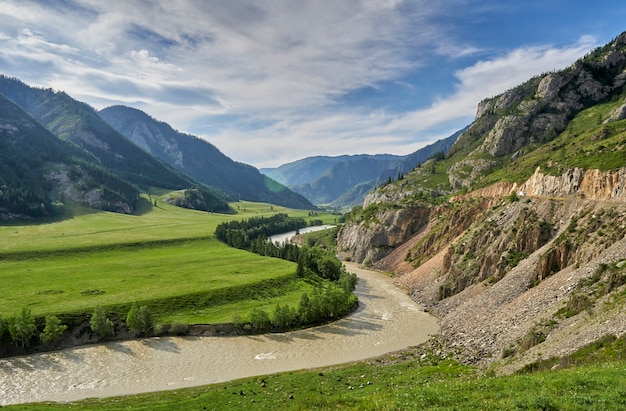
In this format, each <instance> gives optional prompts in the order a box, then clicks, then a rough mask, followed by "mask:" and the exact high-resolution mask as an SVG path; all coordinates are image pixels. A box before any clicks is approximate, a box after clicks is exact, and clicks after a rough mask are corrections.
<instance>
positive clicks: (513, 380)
mask: <svg viewBox="0 0 626 411" xmlns="http://www.w3.org/2000/svg"><path fill="white" fill-rule="evenodd" d="M382 363H384V361H383V362H382ZM382 363H381V362H379V361H371V362H369V363H358V364H353V365H349V366H345V367H333V368H327V369H321V370H316V371H302V372H290V373H284V374H277V375H269V376H264V377H254V378H247V379H243V380H239V381H235V382H230V383H223V384H216V385H212V386H205V387H197V388H191V389H183V390H177V391H169V392H158V393H150V394H141V395H135V396H127V397H118V398H109V399H89V400H85V401H79V402H72V403H67V404H54V403H42V404H27V405H19V406H9V407H7V408H6V409H8V410H24V409H28V410H44V409H46V410H53V409H67V408H72V409H80V410H122V409H133V410H194V409H197V410H202V409H208V410H213V409H217V410H221V409H224V410H232V409H284V410H309V409H311V410H312V409H316V410H317V409H350V410H352V409H353V410H409V409H413V410H478V409H481V410H486V409H489V410H512V409H517V410H590V409H597V410H618V409H624V408H625V407H626V381H625V380H624V373H625V372H626V363H623V362H612V363H606V364H601V365H589V366H584V367H580V368H575V369H567V370H559V371H545V372H537V373H532V374H526V375H514V376H509V377H488V376H484V375H480V374H479V373H478V372H477V370H475V369H473V368H471V367H467V366H461V365H458V364H456V363H454V362H452V361H447V360H446V361H442V362H439V363H438V364H434V365H424V364H423V365H420V364H419V361H410V362H402V363H400V364H393V365H382Z"/></svg>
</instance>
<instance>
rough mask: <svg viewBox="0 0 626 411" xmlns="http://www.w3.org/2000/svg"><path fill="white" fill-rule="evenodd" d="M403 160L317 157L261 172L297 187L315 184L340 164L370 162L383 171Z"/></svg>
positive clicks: (345, 156) (391, 156)
mask: <svg viewBox="0 0 626 411" xmlns="http://www.w3.org/2000/svg"><path fill="white" fill-rule="evenodd" d="M402 158H403V156H394V155H390V154H377V155H367V154H361V155H352V156H351V155H343V156H336V157H329V156H315V157H307V158H303V159H301V160H296V161H294V162H292V163H287V164H283V165H281V166H279V167H276V168H262V169H261V172H262V173H263V174H265V175H266V176H269V177H271V178H273V179H274V180H276V181H278V182H280V183H282V184H285V185H286V186H288V187H296V186H301V185H304V184H310V183H313V182H314V181H315V180H317V179H319V178H320V177H322V176H323V175H324V173H326V172H328V170H330V169H331V168H332V167H333V166H335V165H337V164H339V163H343V162H354V161H368V160H369V161H370V163H371V165H373V166H376V167H377V168H378V169H379V170H380V171H382V170H385V169H387V168H388V167H389V166H390V165H391V164H394V163H395V162H397V161H399V160H401V159H402Z"/></svg>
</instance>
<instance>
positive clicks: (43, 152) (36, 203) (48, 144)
mask: <svg viewBox="0 0 626 411" xmlns="http://www.w3.org/2000/svg"><path fill="white" fill-rule="evenodd" d="M138 198H139V191H138V190H137V188H136V187H134V186H133V185H132V184H129V183H128V182H126V181H124V180H122V179H120V178H119V177H117V176H115V175H114V174H112V173H110V172H109V171H107V170H106V169H104V168H103V167H100V166H98V165H97V164H96V163H95V161H94V158H93V157H91V156H90V155H89V154H87V153H85V152H84V151H82V150H81V149H80V148H79V147H77V146H75V145H74V144H72V143H70V142H68V141H65V140H60V139H58V138H57V137H56V136H54V135H53V134H52V133H50V132H49V131H48V130H46V129H45V128H44V127H43V126H42V125H41V124H39V123H38V122H37V121H35V120H34V119H33V118H32V117H31V116H30V115H28V113H26V112H25V111H23V110H22V109H21V108H20V107H18V106H17V105H16V104H14V103H13V102H11V101H10V100H8V99H7V98H5V97H4V96H2V95H0V219H1V220H5V221H6V220H14V219H22V218H25V217H26V218H34V217H47V216H52V215H59V214H63V213H65V212H66V208H68V207H69V206H71V204H72V203H79V204H84V205H87V206H90V207H93V208H99V209H102V210H109V211H117V212H130V211H131V210H132V209H133V208H134V206H135V203H136V201H137V200H138Z"/></svg>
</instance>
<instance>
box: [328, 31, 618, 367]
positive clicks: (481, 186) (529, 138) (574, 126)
mask: <svg viewBox="0 0 626 411" xmlns="http://www.w3.org/2000/svg"><path fill="white" fill-rule="evenodd" d="M625 227H626V33H622V34H621V35H620V36H619V37H617V38H616V39H615V40H614V41H612V42H611V43H609V44H607V45H606V46H604V47H601V48H598V49H597V50H595V51H593V52H592V53H590V54H589V55H587V56H585V57H584V58H582V59H580V60H578V61H576V62H574V63H573V64H572V65H571V66H570V67H568V68H566V69H564V70H560V71H555V72H551V73H546V74H543V75H541V76H537V77H535V78H532V79H530V80H528V81H527V82H525V83H523V84H521V85H519V86H517V87H514V88H512V89H510V90H508V91H506V92H504V93H502V94H500V95H498V96H495V97H493V98H489V99H486V100H484V101H482V102H480V103H479V104H478V109H477V114H476V118H475V120H474V122H473V123H472V124H471V125H470V126H469V128H468V129H467V130H465V131H464V132H463V133H462V134H461V135H460V136H459V137H458V139H457V140H456V142H455V143H454V145H453V147H452V148H451V149H450V151H449V152H448V153H447V154H446V155H445V156H437V157H435V158H433V159H431V160H429V161H427V162H425V163H423V164H422V165H421V166H420V167H417V168H416V169H415V170H413V171H412V172H410V173H407V174H406V175H405V176H404V178H403V179H401V180H398V181H394V182H391V183H389V184H386V185H384V186H381V187H378V188H377V189H376V190H375V191H373V192H372V193H370V194H369V195H368V196H367V197H366V199H365V201H364V204H363V209H362V210H358V209H355V210H353V212H352V216H351V219H350V222H349V223H348V224H346V225H345V226H344V227H343V228H342V229H341V231H340V233H339V238H338V247H339V249H341V250H342V252H343V253H345V255H346V257H349V258H350V259H351V260H353V261H356V262H363V263H365V264H367V265H373V266H375V267H376V268H378V269H380V270H383V271H387V272H393V273H395V274H396V275H397V278H396V283H397V284H399V285H401V286H402V287H405V288H407V289H410V290H411V292H412V295H413V298H414V299H415V300H417V301H420V302H421V303H423V304H425V305H426V306H428V307H429V309H431V310H432V311H433V312H435V313H437V315H438V316H439V317H440V319H441V334H442V341H445V344H446V345H447V346H448V347H447V348H449V349H450V350H449V352H455V353H456V355H457V356H458V358H459V359H460V360H462V361H465V362H472V363H481V364H487V363H490V362H493V361H501V362H502V363H503V365H504V366H505V368H507V369H508V370H509V371H514V370H518V369H520V368H522V367H525V366H529V367H533V366H534V365H536V363H537V362H538V361H540V360H543V359H546V360H547V359H548V358H549V357H551V356H556V357H558V356H564V355H567V354H569V353H571V352H573V351H575V350H577V349H579V348H581V347H583V346H585V345H587V344H591V343H595V342H598V341H602V340H603V339H605V338H615V336H623V335H626V299H625V298H624V295H625V293H626V253H625V250H626V229H625ZM552 361H553V362H552V364H557V365H558V364H559V360H558V358H557V359H556V360H552ZM531 369H532V368H531Z"/></svg>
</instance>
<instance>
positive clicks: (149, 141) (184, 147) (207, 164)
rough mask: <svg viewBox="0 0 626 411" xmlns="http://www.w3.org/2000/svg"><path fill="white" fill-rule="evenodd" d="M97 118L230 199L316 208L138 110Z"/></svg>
mask: <svg viewBox="0 0 626 411" xmlns="http://www.w3.org/2000/svg"><path fill="white" fill-rule="evenodd" d="M99 115H100V116H101V117H102V119H104V120H105V121H106V122H107V123H109V124H110V125H111V126H112V127H113V128H115V129H116V130H117V131H119V132H120V133H121V134H123V135H124V136H126V137H127V138H128V139H129V140H130V141H132V142H133V143H134V144H136V145H137V146H138V147H141V148H142V149H143V150H145V151H146V152H148V153H150V154H152V155H153V156H155V157H157V158H159V159H161V160H162V161H164V162H165V163H167V164H169V165H171V166H172V167H174V168H176V169H178V170H180V171H181V172H183V173H185V174H187V175H189V176H191V177H193V178H194V179H195V180H197V181H199V182H201V183H203V184H206V185H208V186H210V187H215V188H217V189H219V190H221V191H222V192H224V193H226V195H228V196H229V197H230V198H232V199H235V200H239V199H241V200H249V201H260V202H268V203H272V204H277V205H282V206H286V207H292V208H298V209H313V208H315V207H314V206H313V205H312V204H311V203H310V202H309V201H308V200H306V199H305V198H304V197H302V196H301V195H299V194H296V193H294V192H293V191H291V190H289V189H288V188H287V187H285V186H283V185H282V184H280V183H278V182H276V181H274V180H272V179H270V178H268V177H265V176H263V175H262V174H261V173H260V172H259V170H257V169H256V168H254V167H252V166H250V165H247V164H243V163H239V162H236V161H233V160H232V159H230V158H229V157H227V156H226V155H224V154H222V152H220V151H219V150H218V149H217V148H216V147H215V146H213V145H212V144H210V143H209V142H207V141H205V140H202V139H200V138H197V137H194V136H191V135H188V134H184V133H180V132H178V131H176V130H174V129H172V127H170V126H169V125H168V124H167V123H164V122H161V121H157V120H155V119H153V118H152V117H150V116H149V115H147V114H146V113H144V112H142V111H140V110H137V109H134V108H130V107H125V106H113V107H108V108H105V109H104V110H101V111H100V112H99Z"/></svg>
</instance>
